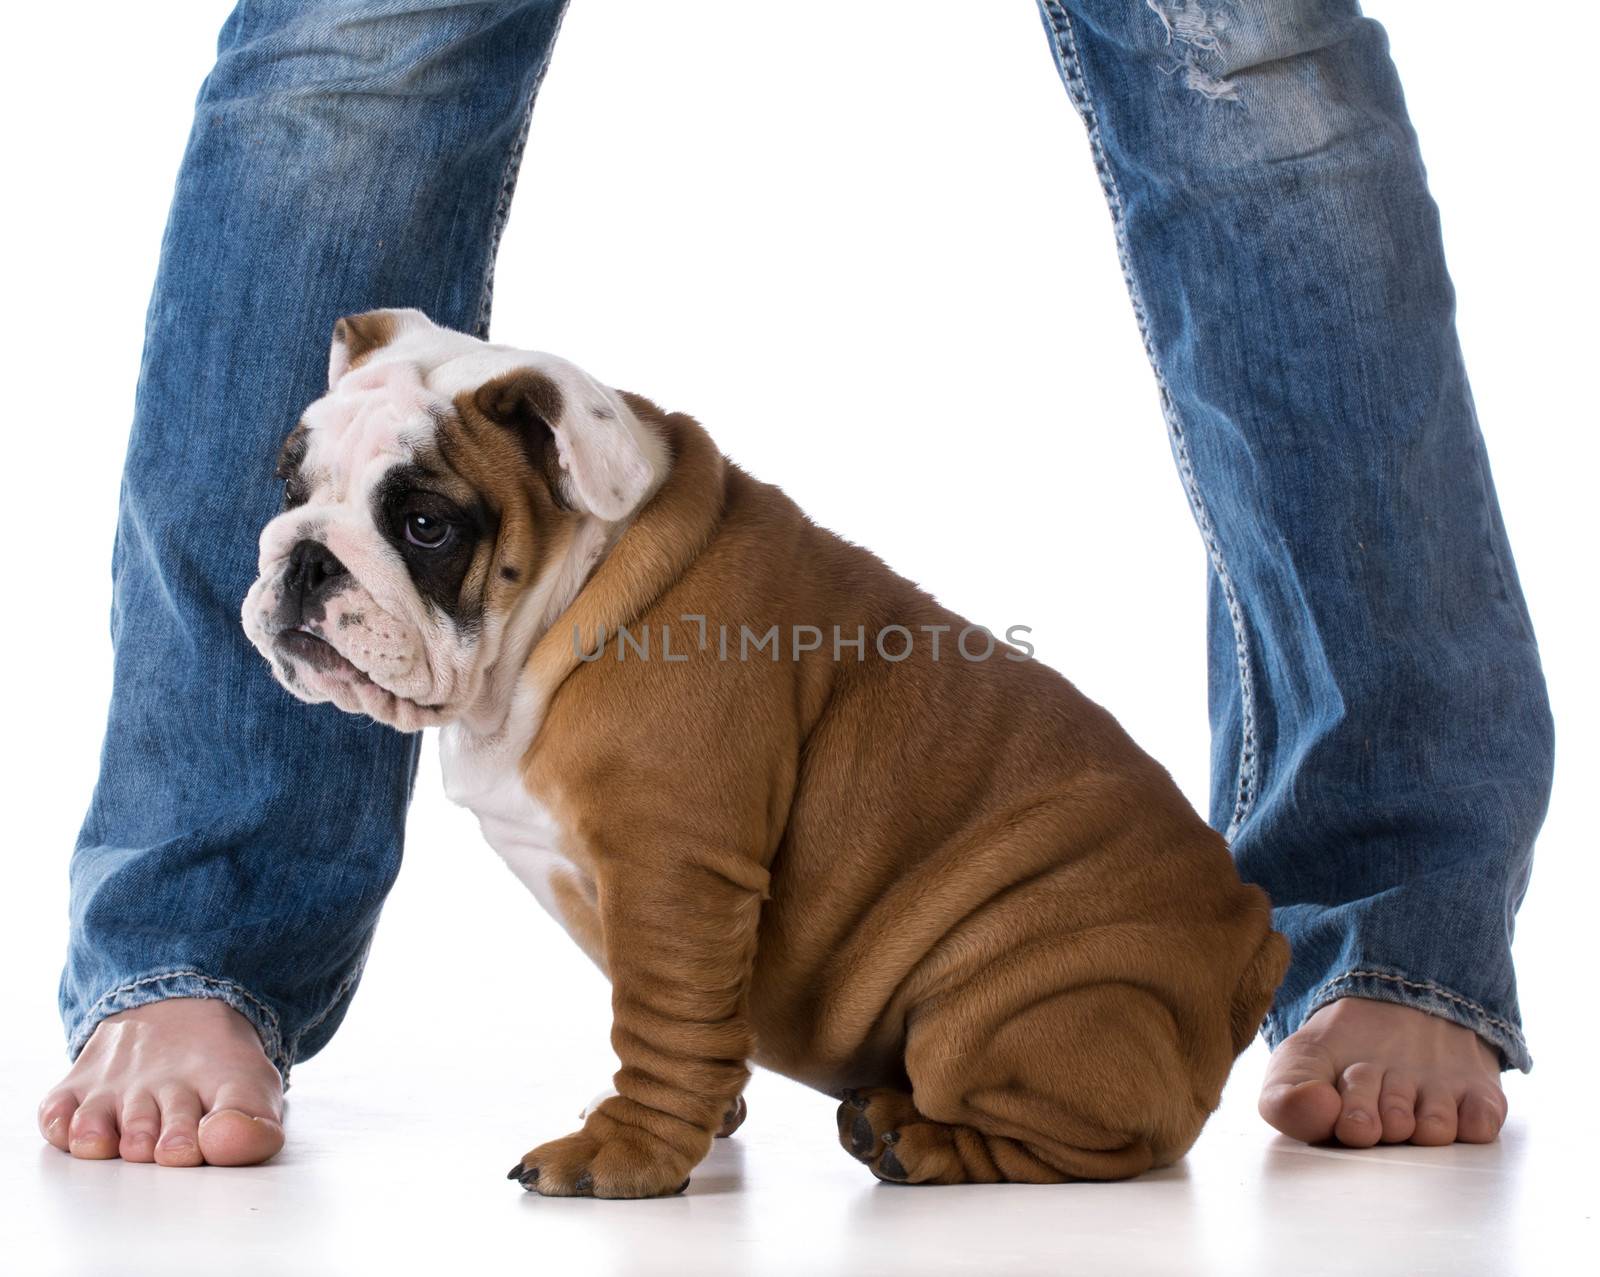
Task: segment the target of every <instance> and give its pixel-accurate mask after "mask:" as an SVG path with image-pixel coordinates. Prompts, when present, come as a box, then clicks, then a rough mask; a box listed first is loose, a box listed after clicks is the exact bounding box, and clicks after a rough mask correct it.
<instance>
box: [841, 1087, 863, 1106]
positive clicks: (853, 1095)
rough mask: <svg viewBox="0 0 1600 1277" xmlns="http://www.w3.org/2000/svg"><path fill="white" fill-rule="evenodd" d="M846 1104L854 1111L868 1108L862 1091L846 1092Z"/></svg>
mask: <svg viewBox="0 0 1600 1277" xmlns="http://www.w3.org/2000/svg"><path fill="white" fill-rule="evenodd" d="M844 1102H845V1103H846V1104H848V1105H849V1106H850V1107H851V1108H853V1109H864V1108H866V1107H867V1102H866V1100H864V1099H862V1098H861V1092H860V1091H846V1092H845V1093H844Z"/></svg>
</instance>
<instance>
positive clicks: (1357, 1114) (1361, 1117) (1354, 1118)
mask: <svg viewBox="0 0 1600 1277" xmlns="http://www.w3.org/2000/svg"><path fill="white" fill-rule="evenodd" d="M1344 1120H1345V1121H1347V1122H1365V1121H1366V1120H1367V1115H1366V1113H1365V1112H1363V1111H1362V1110H1361V1109H1355V1110H1353V1111H1351V1112H1349V1113H1346V1114H1345V1115H1344Z"/></svg>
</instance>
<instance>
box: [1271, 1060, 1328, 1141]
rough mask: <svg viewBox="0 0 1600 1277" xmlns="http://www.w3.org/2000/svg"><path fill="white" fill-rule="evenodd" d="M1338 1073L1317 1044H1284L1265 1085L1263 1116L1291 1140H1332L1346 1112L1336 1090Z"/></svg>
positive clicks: (1273, 1062)
mask: <svg viewBox="0 0 1600 1277" xmlns="http://www.w3.org/2000/svg"><path fill="white" fill-rule="evenodd" d="M1337 1073H1338V1070H1337V1069H1336V1068H1335V1067H1334V1063H1333V1059H1332V1057H1331V1056H1330V1055H1329V1054H1328V1053H1327V1051H1325V1050H1324V1049H1323V1048H1322V1047H1321V1046H1319V1045H1317V1044H1316V1043H1314V1042H1312V1043H1306V1044H1304V1045H1302V1044H1300V1043H1296V1042H1286V1043H1284V1044H1283V1046H1281V1047H1279V1048H1278V1050H1277V1051H1276V1052H1275V1053H1274V1054H1273V1056H1272V1059H1271V1061H1270V1062H1269V1063H1268V1065H1267V1076H1266V1079H1265V1081H1263V1082H1262V1084H1261V1100H1260V1103H1259V1105H1258V1108H1259V1110H1260V1112H1261V1116H1262V1117H1264V1118H1265V1119H1266V1120H1267V1121H1268V1122H1269V1123H1271V1124H1272V1125H1273V1126H1275V1127H1277V1128H1278V1130H1280V1131H1282V1132H1283V1133H1284V1134H1285V1135H1287V1136H1289V1137H1290V1138H1291V1139H1297V1140H1304V1141H1305V1142H1306V1143H1308V1144H1310V1143H1314V1142H1316V1141H1318V1140H1325V1139H1328V1138H1330V1137H1331V1136H1332V1135H1333V1129H1334V1126H1335V1124H1336V1123H1337V1122H1338V1120H1339V1116H1340V1114H1341V1113H1343V1112H1344V1101H1343V1100H1342V1098H1341V1097H1340V1095H1339V1092H1338V1090H1337V1089H1336V1088H1335V1086H1334V1078H1335V1076H1336V1075H1337Z"/></svg>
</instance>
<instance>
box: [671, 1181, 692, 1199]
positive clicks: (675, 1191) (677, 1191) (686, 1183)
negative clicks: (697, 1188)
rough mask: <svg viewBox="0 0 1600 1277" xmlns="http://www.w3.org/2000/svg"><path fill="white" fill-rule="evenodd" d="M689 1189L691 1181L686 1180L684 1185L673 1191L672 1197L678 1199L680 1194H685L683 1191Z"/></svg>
mask: <svg viewBox="0 0 1600 1277" xmlns="http://www.w3.org/2000/svg"><path fill="white" fill-rule="evenodd" d="M688 1187H689V1181H688V1180H684V1181H683V1183H681V1184H679V1185H678V1187H677V1188H675V1189H673V1190H672V1195H673V1196H674V1197H676V1196H677V1195H678V1194H679V1193H681V1192H683V1190H684V1189H686V1188H688Z"/></svg>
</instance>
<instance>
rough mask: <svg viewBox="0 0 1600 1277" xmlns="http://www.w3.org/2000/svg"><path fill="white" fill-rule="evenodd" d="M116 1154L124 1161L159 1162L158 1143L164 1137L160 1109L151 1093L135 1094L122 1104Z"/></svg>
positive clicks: (139, 1092)
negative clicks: (161, 1136)
mask: <svg viewBox="0 0 1600 1277" xmlns="http://www.w3.org/2000/svg"><path fill="white" fill-rule="evenodd" d="M119 1125H120V1127H121V1138H120V1142H119V1143H118V1145H117V1151H118V1153H120V1154H121V1156H122V1160H123V1161H125V1162H153V1161H155V1160H156V1140H157V1138H158V1137H159V1136H160V1135H161V1107H160V1105H158V1104H157V1103H156V1097H155V1096H153V1095H151V1094H150V1093H149V1092H148V1091H136V1092H134V1093H133V1094H132V1095H129V1096H128V1097H127V1098H125V1099H124V1100H123V1101H122V1117H121V1120H120V1122H119Z"/></svg>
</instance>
